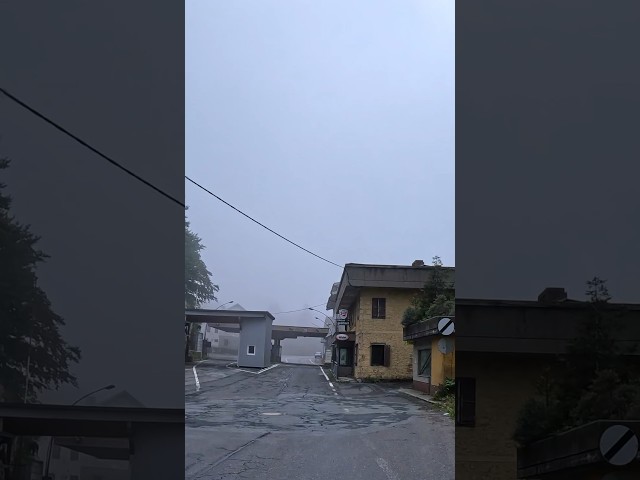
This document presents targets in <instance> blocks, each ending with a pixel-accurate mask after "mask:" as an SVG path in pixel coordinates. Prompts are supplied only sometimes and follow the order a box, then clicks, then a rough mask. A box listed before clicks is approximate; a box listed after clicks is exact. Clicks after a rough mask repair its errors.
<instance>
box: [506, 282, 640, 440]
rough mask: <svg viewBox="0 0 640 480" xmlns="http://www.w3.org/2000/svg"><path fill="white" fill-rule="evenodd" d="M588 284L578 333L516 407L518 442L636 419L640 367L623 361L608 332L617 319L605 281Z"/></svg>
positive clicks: (639, 402) (638, 417) (639, 413)
mask: <svg viewBox="0 0 640 480" xmlns="http://www.w3.org/2000/svg"><path fill="white" fill-rule="evenodd" d="M587 287H588V288H587V292H586V293H587V297H588V299H589V305H590V306H591V307H592V308H591V310H590V312H589V314H588V315H587V316H586V318H585V320H584V321H583V322H582V324H581V325H580V330H579V333H578V335H577V337H576V338H575V339H574V340H573V341H572V342H571V343H570V344H569V346H568V348H567V351H566V354H565V355H562V356H560V357H559V358H558V360H557V361H556V362H555V364H553V365H551V366H549V367H548V368H547V370H546V371H545V373H544V374H543V375H542V376H541V378H540V380H539V382H538V385H537V395H536V397H534V398H532V399H531V400H530V401H529V402H527V403H526V404H525V405H524V407H523V408H522V410H521V411H520V414H519V416H518V420H517V423H516V429H515V432H514V436H513V438H514V440H516V441H517V442H518V443H520V444H521V445H526V444H528V443H531V442H534V441H536V440H539V439H542V438H545V437H547V436H549V435H552V434H556V433H560V432H562V431H564V430H566V429H569V428H573V427H576V426H580V425H584V424H586V423H589V422H592V421H594V420H609V419H618V420H621V419H627V420H640V384H639V383H638V380H637V378H638V371H637V368H635V367H634V366H631V365H628V364H626V363H625V361H624V357H623V353H624V352H622V351H620V349H619V348H617V346H616V343H615V341H614V338H613V336H612V333H611V332H612V330H613V328H614V327H615V326H616V318H615V317H614V316H612V315H611V313H610V312H608V311H607V309H606V304H607V302H608V301H609V300H610V298H611V297H610V295H609V292H608V290H607V287H606V282H605V281H604V280H601V279H599V278H597V277H596V278H594V279H592V280H590V281H589V282H587Z"/></svg>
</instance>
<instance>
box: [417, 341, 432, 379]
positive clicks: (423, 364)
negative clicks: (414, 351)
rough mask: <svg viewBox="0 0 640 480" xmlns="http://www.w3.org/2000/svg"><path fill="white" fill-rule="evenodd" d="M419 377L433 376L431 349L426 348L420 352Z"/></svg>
mask: <svg viewBox="0 0 640 480" xmlns="http://www.w3.org/2000/svg"><path fill="white" fill-rule="evenodd" d="M418 376H420V377H430V376H431V349H430V348H424V349H420V350H418Z"/></svg>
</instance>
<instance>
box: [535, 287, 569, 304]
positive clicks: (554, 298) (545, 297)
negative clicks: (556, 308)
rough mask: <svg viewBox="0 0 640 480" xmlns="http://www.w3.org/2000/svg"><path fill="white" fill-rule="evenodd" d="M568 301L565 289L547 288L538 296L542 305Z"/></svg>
mask: <svg viewBox="0 0 640 480" xmlns="http://www.w3.org/2000/svg"><path fill="white" fill-rule="evenodd" d="M566 299H567V292H566V291H565V289H564V288H557V287H548V288H545V289H544V290H543V291H542V293H541V294H540V295H538V302H540V303H546V304H549V303H560V302H564V301H565V300H566Z"/></svg>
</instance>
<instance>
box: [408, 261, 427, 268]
mask: <svg viewBox="0 0 640 480" xmlns="http://www.w3.org/2000/svg"><path fill="white" fill-rule="evenodd" d="M411 266H412V267H424V260H416V261H415V262H413V263H412V264H411Z"/></svg>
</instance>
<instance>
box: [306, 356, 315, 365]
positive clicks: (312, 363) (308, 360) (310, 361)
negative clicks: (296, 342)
mask: <svg viewBox="0 0 640 480" xmlns="http://www.w3.org/2000/svg"><path fill="white" fill-rule="evenodd" d="M307 362H309V363H310V364H311V365H315V363H314V362H313V361H312V360H311V359H310V358H307Z"/></svg>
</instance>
